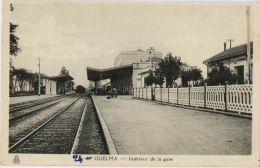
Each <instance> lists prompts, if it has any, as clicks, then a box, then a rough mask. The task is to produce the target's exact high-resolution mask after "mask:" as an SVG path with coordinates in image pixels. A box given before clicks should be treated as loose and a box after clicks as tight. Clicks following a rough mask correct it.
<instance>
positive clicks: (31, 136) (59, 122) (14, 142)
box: [9, 96, 86, 153]
mask: <svg viewBox="0 0 260 168" xmlns="http://www.w3.org/2000/svg"><path fill="white" fill-rule="evenodd" d="M85 102H86V99H85V98H82V96H80V97H78V98H77V99H76V100H74V101H73V102H72V103H70V104H69V105H67V106H66V107H65V108H63V109H62V110H60V111H59V112H57V113H55V114H54V115H53V116H52V117H51V118H49V119H48V120H47V121H45V122H44V123H42V124H41V125H39V126H37V127H35V126H34V128H31V129H29V130H27V131H23V132H21V133H20V134H19V136H17V137H15V138H10V137H9V138H10V139H9V146H10V147H9V153H35V151H34V150H35V149H36V150H46V149H47V148H48V147H47V146H49V145H50V144H53V143H52V142H50V143H47V144H46V143H43V144H46V145H47V146H46V147H44V148H42V147H39V146H37V145H40V146H42V145H43V144H42V143H40V142H39V137H41V136H42V133H43V134H45V131H46V130H47V134H45V136H44V137H45V138H44V139H45V141H46V140H47V141H48V140H49V139H50V138H54V137H57V138H58V139H56V140H60V138H59V137H61V136H59V135H61V134H64V135H70V133H71V134H73V133H74V132H77V131H75V129H76V130H77V127H78V126H77V125H79V123H78V122H79V121H80V117H81V115H82V112H83V108H84V103H85ZM75 124H76V125H75ZM49 127H51V128H49ZM62 127H63V128H64V129H62ZM48 128H49V129H48ZM53 131H54V132H55V133H54V132H53ZM53 133H54V134H53ZM75 134H76V133H75ZM55 135H56V136H55ZM37 136H39V137H38V138H37ZM48 136H49V137H48ZM71 137H73V135H71ZM32 140H36V141H34V143H35V144H34V145H29V146H31V148H28V146H27V147H26V145H28V143H29V144H30V143H32V142H31V141H32ZM42 140H43V139H42ZM58 143H59V144H62V143H63V142H61V141H60V142H58ZM24 145H25V146H24ZM56 145H57V143H56ZM58 146H59V145H58ZM28 149H30V150H32V151H27V150H28ZM48 149H49V148H48ZM53 149H54V148H53ZM39 152H40V151H39ZM36 153H37V152H36ZM40 153H45V152H40ZM48 153H52V152H51V149H49V150H48ZM57 153H63V151H62V152H57Z"/></svg>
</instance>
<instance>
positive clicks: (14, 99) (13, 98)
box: [9, 95, 59, 104]
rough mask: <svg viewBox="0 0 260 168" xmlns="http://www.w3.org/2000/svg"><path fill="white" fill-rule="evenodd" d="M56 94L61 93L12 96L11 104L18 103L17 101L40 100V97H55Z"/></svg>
mask: <svg viewBox="0 0 260 168" xmlns="http://www.w3.org/2000/svg"><path fill="white" fill-rule="evenodd" d="M55 96H59V95H41V96H38V95H33V96H19V97H10V98H9V104H16V103H21V102H26V101H31V100H39V99H44V98H48V97H55Z"/></svg>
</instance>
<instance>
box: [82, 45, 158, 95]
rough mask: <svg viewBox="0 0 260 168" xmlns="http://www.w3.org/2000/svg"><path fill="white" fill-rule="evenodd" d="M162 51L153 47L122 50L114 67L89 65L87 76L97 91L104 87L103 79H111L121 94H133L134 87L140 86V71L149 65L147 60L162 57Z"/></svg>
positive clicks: (111, 85)
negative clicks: (92, 66)
mask: <svg viewBox="0 0 260 168" xmlns="http://www.w3.org/2000/svg"><path fill="white" fill-rule="evenodd" d="M162 56H163V54H162V52H158V51H156V50H155V49H154V48H153V47H151V48H149V49H147V50H145V51H144V50H141V49H140V48H139V49H138V50H137V51H122V52H121V53H120V54H119V55H118V56H117V57H116V59H115V62H114V65H115V66H114V67H111V68H107V69H96V68H91V67H87V69H86V70H87V78H88V80H89V81H90V82H91V81H92V82H94V88H95V89H96V91H97V90H98V89H102V84H101V83H102V82H101V81H102V80H105V79H110V87H111V88H116V89H117V90H118V91H119V93H120V94H132V92H133V88H136V87H140V86H141V85H140V82H141V78H140V76H139V73H140V72H141V70H142V69H144V68H146V67H149V66H150V63H149V62H147V60H148V59H149V58H150V57H156V58H158V59H162Z"/></svg>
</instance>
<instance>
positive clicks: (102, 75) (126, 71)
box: [87, 64, 133, 81]
mask: <svg viewBox="0 0 260 168" xmlns="http://www.w3.org/2000/svg"><path fill="white" fill-rule="evenodd" d="M132 72H133V65H132V64H131V65H124V66H118V67H112V68H107V69H95V68H91V67H87V76H88V80H90V81H99V80H103V79H111V78H112V79H113V78H121V77H124V76H126V75H130V74H132Z"/></svg>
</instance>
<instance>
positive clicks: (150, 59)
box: [149, 51, 152, 70]
mask: <svg viewBox="0 0 260 168" xmlns="http://www.w3.org/2000/svg"><path fill="white" fill-rule="evenodd" d="M149 54H150V56H149V61H150V70H152V56H151V55H152V52H151V51H150V52H149Z"/></svg>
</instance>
